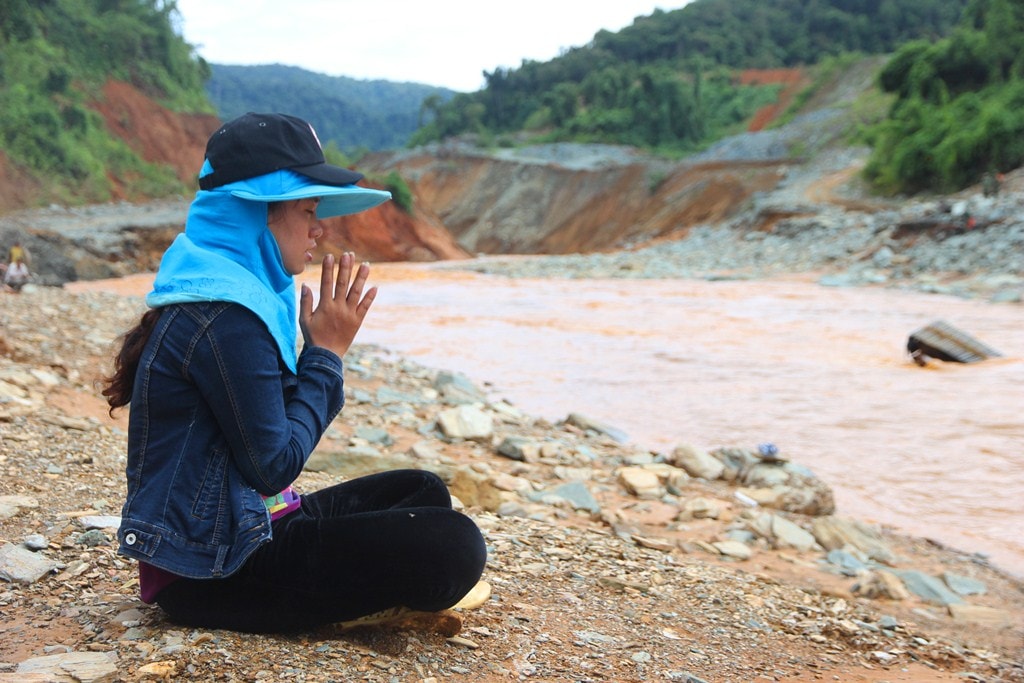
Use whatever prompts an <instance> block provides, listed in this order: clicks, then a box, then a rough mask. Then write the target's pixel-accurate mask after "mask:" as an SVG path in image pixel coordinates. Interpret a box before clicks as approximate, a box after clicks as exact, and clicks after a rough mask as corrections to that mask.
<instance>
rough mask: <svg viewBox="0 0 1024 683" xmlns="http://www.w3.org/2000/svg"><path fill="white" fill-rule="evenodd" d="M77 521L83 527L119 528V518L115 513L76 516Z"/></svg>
mask: <svg viewBox="0 0 1024 683" xmlns="http://www.w3.org/2000/svg"><path fill="white" fill-rule="evenodd" d="M78 523H79V524H80V525H81V526H82V527H83V528H85V529H119V528H121V518H120V517H119V516H117V515H85V516H84V517H79V518H78Z"/></svg>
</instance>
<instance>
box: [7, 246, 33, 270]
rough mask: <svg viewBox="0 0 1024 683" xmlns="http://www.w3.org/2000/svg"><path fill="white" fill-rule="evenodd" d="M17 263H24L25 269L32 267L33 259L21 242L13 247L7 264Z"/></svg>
mask: <svg viewBox="0 0 1024 683" xmlns="http://www.w3.org/2000/svg"><path fill="white" fill-rule="evenodd" d="M15 261H22V262H23V263H24V264H25V267H26V268H27V267H29V266H30V265H32V260H31V257H30V256H29V253H28V250H27V249H25V247H23V246H22V244H21V242H20V241H16V242H15V243H14V244H12V245H11V248H10V251H9V253H8V257H7V263H8V264H10V263H14V262H15Z"/></svg>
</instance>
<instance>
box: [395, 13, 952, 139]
mask: <svg viewBox="0 0 1024 683" xmlns="http://www.w3.org/2000/svg"><path fill="white" fill-rule="evenodd" d="M967 1H968V0H856V1H854V0H697V1H696V2H693V3H691V4H690V5H687V6H686V7H683V8H682V9H678V10H672V11H668V12H666V11H660V10H659V11H656V12H654V13H653V14H652V15H650V16H648V17H640V18H638V19H636V20H635V21H634V23H633V25H632V26H629V27H627V28H625V29H623V30H622V31H620V32H618V33H611V32H608V31H601V32H599V33H598V34H597V35H596V36H595V37H594V40H593V41H592V42H591V43H590V44H588V45H586V46H583V47H580V48H575V49H572V50H569V51H568V52H566V53H565V54H563V55H562V56H560V57H558V58H556V59H554V60H552V61H550V62H545V63H539V62H533V61H524V62H523V64H522V66H521V67H520V68H518V69H498V70H496V71H494V72H493V73H487V74H485V78H486V87H485V88H484V89H483V90H481V91H479V92H477V93H471V94H460V95H457V96H455V97H454V98H452V100H451V101H450V102H449V103H447V104H444V103H440V102H436V101H428V102H426V103H425V109H426V111H427V112H428V113H429V115H430V116H429V123H428V125H426V126H425V127H424V128H422V129H421V130H420V131H418V133H417V134H416V136H414V142H416V143H423V142H428V141H431V140H438V139H444V138H446V137H450V136H454V135H462V134H466V133H473V134H478V135H481V136H483V137H484V139H488V138H493V137H496V136H500V135H502V134H507V133H513V132H518V131H523V130H533V131H543V132H544V133H545V137H546V139H549V140H576V141H597V142H610V143H624V144H634V145H640V146H643V147H648V148H655V149H660V150H662V151H671V150H676V151H689V150H692V149H694V148H696V147H699V146H701V145H703V144H706V143H707V142H710V141H712V140H715V139H717V138H719V137H721V136H722V135H724V134H727V133H729V132H732V131H733V130H735V127H736V125H737V124H739V123H741V122H743V121H745V120H746V119H748V118H749V117H750V116H751V115H752V114H753V113H754V112H755V111H756V110H757V108H759V107H760V106H761V105H762V104H764V103H765V102H767V101H770V100H771V99H772V98H774V96H775V94H776V93H775V91H774V90H772V89H767V88H766V87H765V86H756V85H750V86H743V85H739V84H737V83H735V82H734V80H733V74H734V73H735V70H736V69H740V68H775V67H786V66H797V65H810V64H815V63H817V62H819V61H821V60H822V59H823V58H825V57H827V56H829V55H837V54H841V53H844V52H851V51H861V52H870V53H885V52H891V51H893V50H895V49H896V48H897V47H898V46H899V45H900V44H901V43H903V42H904V41H907V40H910V39H913V38H929V39H933V38H936V37H939V36H943V35H946V34H948V33H949V31H950V29H951V27H952V26H953V25H954V24H955V22H956V21H957V19H958V18H959V16H960V13H961V11H962V10H963V8H964V7H965V6H966V4H967Z"/></svg>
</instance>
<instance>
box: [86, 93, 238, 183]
mask: <svg viewBox="0 0 1024 683" xmlns="http://www.w3.org/2000/svg"><path fill="white" fill-rule="evenodd" d="M102 94H103V96H102V97H100V98H97V99H96V100H95V101H93V102H92V103H91V106H92V108H93V109H95V110H96V111H98V112H99V113H100V114H101V115H102V116H103V119H104V121H106V123H107V128H108V129H109V130H110V132H111V134H113V135H114V136H116V137H119V138H121V139H122V140H124V141H125V143H127V144H128V146H129V147H131V148H132V150H134V151H135V153H136V154H138V155H139V156H140V157H142V158H143V159H144V160H145V161H148V162H150V163H154V164H165V165H167V166H170V167H171V168H173V169H174V172H175V174H176V175H177V176H178V178H180V179H181V180H182V182H184V183H187V184H189V185H191V184H192V182H193V181H194V180H195V177H196V174H197V173H198V172H199V167H200V166H201V165H202V163H203V151H204V150H205V149H206V140H207V138H209V137H210V134H211V133H213V131H215V130H217V127H218V126H220V120H219V119H218V118H217V117H216V116H213V115H212V114H178V113H176V112H173V111H170V110H169V109H167V108H165V107H162V106H161V105H159V104H157V103H156V102H154V101H153V100H151V99H150V98H149V97H147V96H146V95H144V94H143V93H142V92H140V91H139V90H138V89H137V88H135V87H134V86H132V85H129V84H127V83H122V82H120V81H107V84H106V85H105V86H104V87H103V91H102ZM113 180H114V182H115V185H116V184H117V179H116V178H115V179H113Z"/></svg>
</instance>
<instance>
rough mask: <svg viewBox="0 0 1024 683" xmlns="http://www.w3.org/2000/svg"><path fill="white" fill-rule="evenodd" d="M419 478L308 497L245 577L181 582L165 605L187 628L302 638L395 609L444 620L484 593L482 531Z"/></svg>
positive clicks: (388, 478) (361, 483)
mask: <svg viewBox="0 0 1024 683" xmlns="http://www.w3.org/2000/svg"><path fill="white" fill-rule="evenodd" d="M451 505H452V504H451V496H450V495H449V494H448V489H447V487H446V486H445V485H444V482H442V481H441V479H440V478H438V477H437V476H436V475H434V474H432V473H430V472H423V471H420V470H395V471H391V472H382V473H379V474H373V475H369V476H365V477H360V478H358V479H354V480H352V481H348V482H344V483H342V484H338V485H336V486H332V487H330V488H326V489H324V490H322V491H317V492H316V493H312V494H309V495H303V496H302V507H301V508H300V509H299V510H296V511H295V512H292V513H290V514H288V515H285V516H284V517H281V518H279V519H277V520H275V521H274V526H273V530H274V538H273V540H272V541H270V542H269V543H266V544H264V545H262V546H260V548H259V549H258V550H256V552H255V553H253V555H252V557H251V558H249V560H248V561H247V562H246V564H245V565H244V566H243V567H242V569H240V570H239V571H238V572H237V573H235V574H233V575H231V576H229V577H227V578H223V579H203V580H196V579H179V580H177V581H175V582H174V583H172V584H170V585H169V586H167V587H166V588H164V589H163V590H161V591H160V593H159V595H158V596H157V604H159V605H160V607H162V608H163V609H164V611H166V612H167V614H168V615H169V616H170V618H171V620H172V621H174V622H177V623H179V624H182V625H185V626H191V627H202V628H224V629H231V630H234V631H245V632H250V633H273V632H289V631H300V630H306V629H311V628H315V627H317V626H321V625H324V624H329V623H332V622H337V621H345V620H348V619H354V618H356V617H361V616H364V615H367V614H371V613H373V612H379V611H381V610H384V609H389V608H391V607H397V606H404V607H409V608H412V609H416V610H424V611H437V610H442V609H445V608H448V607H451V606H452V605H454V604H455V603H456V602H458V601H459V600H460V599H461V598H462V597H463V596H464V595H465V594H466V593H467V592H469V589H470V588H472V587H473V586H474V584H476V582H477V581H478V580H479V578H480V575H481V574H482V573H483V569H484V563H485V562H486V559H487V550H486V548H485V546H484V540H483V537H482V536H481V534H480V530H479V529H478V528H477V526H476V524H474V523H473V521H472V520H471V519H470V518H469V517H467V516H465V515H463V514H461V513H459V512H456V511H454V510H452V507H451Z"/></svg>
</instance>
